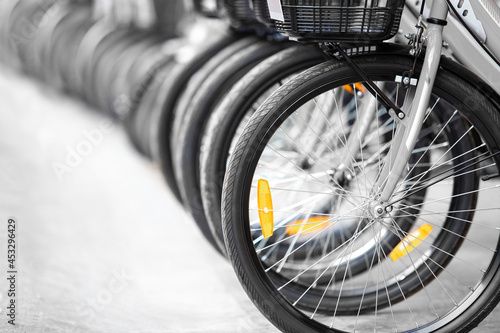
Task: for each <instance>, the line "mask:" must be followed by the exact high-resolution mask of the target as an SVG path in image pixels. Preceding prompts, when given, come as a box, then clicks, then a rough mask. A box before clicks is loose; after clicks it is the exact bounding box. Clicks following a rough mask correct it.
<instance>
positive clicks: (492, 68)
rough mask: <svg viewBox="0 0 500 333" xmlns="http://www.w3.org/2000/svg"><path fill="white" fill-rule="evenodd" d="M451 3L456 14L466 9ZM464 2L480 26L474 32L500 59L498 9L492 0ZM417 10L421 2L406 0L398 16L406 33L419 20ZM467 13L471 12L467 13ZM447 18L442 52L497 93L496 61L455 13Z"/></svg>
mask: <svg viewBox="0 0 500 333" xmlns="http://www.w3.org/2000/svg"><path fill="white" fill-rule="evenodd" d="M443 2H444V1H443ZM451 3H452V4H453V5H454V7H455V9H457V10H458V12H459V13H461V14H462V15H463V14H464V10H466V9H465V7H462V9H460V8H458V7H457V5H458V3H459V1H458V0H451ZM465 3H466V4H467V3H470V7H471V8H472V11H473V12H472V13H473V14H474V15H475V18H476V19H477V24H479V25H480V26H479V31H476V32H477V33H478V34H479V35H480V36H479V37H480V38H481V41H482V42H484V44H485V45H486V46H487V47H488V48H489V49H490V51H491V52H492V53H493V55H495V56H496V58H497V59H500V8H499V7H498V6H497V5H496V4H494V3H493V2H492V1H491V0H474V1H470V0H467V1H465ZM467 8H469V7H467ZM419 11H420V5H419V4H417V3H416V2H415V1H407V2H406V5H405V10H404V11H403V17H402V19H401V26H400V30H401V31H404V32H409V31H413V30H414V29H415V27H414V22H416V21H417V19H418V14H419ZM467 13H468V14H469V15H470V13H469V12H467ZM428 15H429V9H428V8H426V10H425V11H424V16H428ZM469 15H467V16H469ZM447 21H448V24H447V25H446V27H445V28H444V30H443V39H444V41H445V42H446V43H447V46H446V50H444V51H445V53H446V51H448V52H449V53H450V55H451V56H453V58H455V59H456V60H457V61H458V62H460V63H461V64H463V65H464V66H466V67H468V68H469V69H471V70H472V71H473V72H474V73H475V74H477V75H478V76H480V77H481V78H482V79H483V80H484V81H486V82H487V83H488V84H489V85H490V86H491V87H492V88H493V89H494V90H495V91H496V92H497V93H500V67H499V66H498V64H497V63H496V62H495V61H494V60H493V59H492V58H491V57H490V56H489V55H488V54H487V53H486V52H485V51H484V50H483V48H482V47H481V46H480V45H479V44H478V43H477V41H476V40H475V39H474V38H473V37H472V36H471V35H470V34H469V32H468V31H467V29H466V28H465V27H464V26H463V25H462V24H461V22H460V21H459V20H458V19H457V18H456V17H455V16H453V15H448V18H447ZM466 23H467V22H466Z"/></svg>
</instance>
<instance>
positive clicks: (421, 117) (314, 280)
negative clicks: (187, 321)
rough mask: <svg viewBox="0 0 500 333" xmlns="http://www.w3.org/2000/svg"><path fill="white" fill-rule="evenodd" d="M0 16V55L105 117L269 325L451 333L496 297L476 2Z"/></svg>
mask: <svg viewBox="0 0 500 333" xmlns="http://www.w3.org/2000/svg"><path fill="white" fill-rule="evenodd" d="M0 17H1V19H0V49H1V50H2V52H1V54H0V60H1V61H2V62H3V63H5V64H7V65H9V66H10V67H13V68H17V69H19V70H21V71H23V72H25V73H27V74H29V75H32V76H34V77H37V78H38V79H40V80H42V81H43V82H44V83H47V84H49V85H51V86H53V87H55V88H56V89H60V90H61V91H64V92H66V93H69V94H72V95H74V96H77V97H79V98H81V99H83V100H85V101H86V102H87V103H89V104H90V105H91V106H92V107H93V108H94V109H96V110H99V111H100V112H102V113H104V114H106V115H108V116H110V117H113V118H115V119H116V120H117V121H120V122H122V123H123V124H124V126H125V128H126V129H127V132H128V134H129V137H130V139H131V142H132V143H133V144H134V146H135V147H136V148H137V149H138V150H139V151H140V152H141V153H142V154H144V155H145V156H147V157H148V158H150V159H151V160H152V161H153V162H155V163H158V164H159V165H160V166H161V170H162V172H163V175H164V177H165V179H166V183H167V185H168V187H169V188H170V190H171V191H172V193H173V194H174V196H175V198H176V200H178V201H179V202H180V203H181V204H182V205H183V206H184V207H185V208H186V210H187V211H189V213H190V214H191V216H192V217H193V219H194V221H195V222H196V224H197V225H198V226H199V228H200V230H201V232H202V233H203V235H204V236H205V238H206V239H207V241H208V242H209V243H210V244H211V245H212V246H213V247H214V248H215V249H217V251H219V252H220V254H221V255H223V256H225V257H227V258H228V259H229V260H230V261H231V263H232V264H233V266H234V270H235V272H236V275H237V276H238V278H239V280H240V282H241V284H242V286H243V288H244V289H245V291H246V292H247V294H248V296H249V297H250V298H251V299H252V301H253V302H254V304H255V305H256V306H257V307H258V308H259V310H260V311H261V312H262V313H263V314H264V315H265V316H266V317H267V318H268V319H269V320H270V321H271V322H272V323H273V324H274V325H275V326H276V327H277V328H279V329H280V330H282V331H284V332H376V331H377V332H468V331H470V330H472V329H473V328H475V327H476V326H477V325H478V324H479V323H480V322H481V321H482V320H483V319H484V318H485V317H486V316H487V315H488V314H489V313H490V312H491V311H492V310H493V309H494V308H495V306H496V305H497V303H498V302H499V300H500V256H499V252H498V250H499V247H500V244H499V240H500V238H499V237H500V220H499V218H498V215H497V214H498V210H499V209H500V178H499V167H498V162H499V161H500V156H499V154H500V149H499V147H500V130H499V129H500V95H499V93H500V83H499V81H498V78H499V77H500V61H499V58H500V40H499V39H500V33H499V32H500V19H499V18H500V8H499V7H498V6H497V4H496V3H495V1H492V0H475V1H468V0H434V1H430V0H428V1H424V0H419V1H404V0H232V1H231V0H212V1H208V0H205V1H199V0H198V1H192V2H191V1H187V0H184V1H160V0H142V1H141V0H127V1H123V0H122V1H119V2H118V1H105V2H104V1H103V2H100V1H89V0H81V1H76V0H75V1H62V0H8V1H7V0H4V1H3V2H2V3H0ZM165 223H169V221H165Z"/></svg>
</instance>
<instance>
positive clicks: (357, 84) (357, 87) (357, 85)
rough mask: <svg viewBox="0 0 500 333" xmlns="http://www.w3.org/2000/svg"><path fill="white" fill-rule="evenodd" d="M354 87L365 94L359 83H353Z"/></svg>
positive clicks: (364, 89)
mask: <svg viewBox="0 0 500 333" xmlns="http://www.w3.org/2000/svg"><path fill="white" fill-rule="evenodd" d="M354 86H355V87H356V89H357V90H359V91H361V92H362V93H363V94H364V93H365V92H366V88H365V87H364V86H363V85H362V84H361V83H359V82H357V83H355V84H354Z"/></svg>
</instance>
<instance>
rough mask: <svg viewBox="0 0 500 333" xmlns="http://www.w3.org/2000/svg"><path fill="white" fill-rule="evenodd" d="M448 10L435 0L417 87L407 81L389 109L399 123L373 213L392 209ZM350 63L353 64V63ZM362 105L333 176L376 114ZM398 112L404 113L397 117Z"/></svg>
mask: <svg viewBox="0 0 500 333" xmlns="http://www.w3.org/2000/svg"><path fill="white" fill-rule="evenodd" d="M447 14H448V5H447V3H446V1H442V0H437V1H434V2H433V4H432V8H431V11H430V15H429V18H428V19H427V22H428V29H427V33H426V34H425V36H423V39H424V41H425V43H426V46H427V48H426V53H425V59H424V63H423V66H422V71H421V73H420V77H419V80H418V83H417V85H416V87H413V86H411V85H408V89H407V92H406V96H405V101H404V103H403V107H402V109H401V110H399V112H397V110H395V109H394V108H392V110H389V113H390V114H391V115H392V116H393V117H394V119H395V121H397V122H398V126H397V129H396V133H395V135H394V138H393V140H392V145H391V147H390V149H389V152H388V154H387V157H386V160H385V163H384V165H383V167H382V170H381V172H380V174H379V176H378V178H377V180H376V182H375V185H374V188H373V199H372V203H371V204H370V211H371V214H372V215H373V216H374V217H379V216H382V215H383V214H385V213H386V212H388V211H390V210H391V209H392V207H391V202H390V201H391V198H392V196H393V193H394V192H395V190H396V189H397V187H398V181H399V179H400V177H401V175H402V174H403V171H404V169H405V167H406V165H407V163H408V161H409V159H410V157H411V155H412V152H413V150H414V148H415V145H416V143H417V140H418V136H419V134H420V131H421V129H422V125H423V123H424V120H425V117H426V112H427V109H428V105H429V101H430V98H431V93H432V89H433V87H434V81H435V78H436V75H437V71H438V68H439V63H440V60H441V51H442V47H443V28H444V26H445V25H446V17H447ZM353 66H355V65H354V64H353ZM372 83H373V82H372ZM369 86H370V84H369ZM375 89H376V90H379V88H378V87H372V89H370V91H371V92H372V94H373V91H374V90H375ZM375 93H376V91H375ZM372 99H373V100H376V99H375V97H373V98H372ZM377 99H378V98H377ZM382 102H384V104H387V105H389V106H390V104H392V103H391V102H389V101H388V100H386V99H384V98H383V99H382ZM369 104H371V103H369ZM363 109H365V110H363V112H361V113H360V114H359V115H358V116H359V118H358V120H357V121H356V122H355V124H354V126H353V131H352V132H351V136H350V137H349V139H348V140H347V143H346V149H345V154H344V156H343V158H341V163H340V165H339V167H338V168H336V173H335V175H334V179H335V178H339V174H340V175H341V174H343V173H344V172H345V171H346V169H349V167H350V166H351V165H352V161H351V160H350V157H351V158H352V156H353V153H354V152H355V151H356V150H357V149H362V148H361V147H360V146H359V140H360V138H364V136H365V135H366V128H367V124H369V123H370V122H371V121H372V120H373V119H374V117H375V114H374V113H373V112H370V111H369V109H371V107H369V108H368V110H366V107H365V108H363ZM400 115H402V116H403V117H400ZM400 118H403V119H400Z"/></svg>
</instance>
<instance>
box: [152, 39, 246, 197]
mask: <svg viewBox="0 0 500 333" xmlns="http://www.w3.org/2000/svg"><path fill="white" fill-rule="evenodd" d="M240 38H241V37H238V36H235V35H228V34H225V33H223V34H221V35H219V36H217V37H216V38H215V39H214V40H212V42H211V43H208V44H207V45H206V47H204V48H202V49H201V50H198V46H197V45H194V44H192V45H191V44H190V45H191V46H190V50H191V52H193V53H194V54H195V55H194V56H193V57H192V58H191V59H189V60H188V61H185V59H182V58H181V57H182V55H180V54H179V55H177V56H176V60H175V62H176V65H175V67H174V68H173V69H172V72H171V73H170V77H169V80H165V81H164V82H162V84H161V88H160V92H159V93H160V97H159V99H158V106H157V107H155V108H154V109H153V110H152V112H153V115H152V120H153V123H154V124H155V126H154V127H153V128H151V130H150V131H151V135H153V138H155V140H153V143H154V144H155V146H154V147H152V151H153V159H154V160H158V161H159V163H160V166H161V170H162V173H163V177H164V178H165V181H166V182H167V185H168V187H169V188H170V190H171V191H172V193H173V194H174V197H175V198H176V199H177V200H178V201H179V202H182V198H181V194H180V191H179V188H178V186H177V182H176V180H175V175H174V171H173V166H172V157H171V150H170V147H171V142H170V136H171V132H172V125H173V121H174V119H175V114H176V110H177V106H178V103H179V99H180V98H181V96H183V94H184V93H185V90H186V88H187V86H188V83H189V81H190V79H191V78H192V77H193V75H194V74H195V73H196V72H197V71H198V70H199V69H200V68H201V67H202V66H203V65H204V64H205V63H206V59H211V58H212V57H213V56H215V55H216V54H218V53H219V52H220V51H222V50H223V49H225V48H226V47H227V46H228V45H230V44H232V43H234V42H235V41H237V40H239V39H240Z"/></svg>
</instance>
